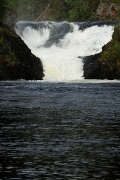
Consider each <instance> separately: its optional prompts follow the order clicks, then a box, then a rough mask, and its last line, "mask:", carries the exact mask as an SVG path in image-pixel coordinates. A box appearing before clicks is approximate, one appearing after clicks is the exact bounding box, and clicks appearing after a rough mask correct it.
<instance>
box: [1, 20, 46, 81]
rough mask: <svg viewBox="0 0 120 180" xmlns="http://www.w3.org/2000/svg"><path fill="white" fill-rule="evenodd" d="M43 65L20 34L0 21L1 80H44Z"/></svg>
mask: <svg viewBox="0 0 120 180" xmlns="http://www.w3.org/2000/svg"><path fill="white" fill-rule="evenodd" d="M43 76H44V74H43V66H42V63H41V61H40V59H39V58H37V57H35V56H34V55H33V54H32V53H31V51H30V49H29V48H28V47H27V46H26V45H25V43H24V42H23V41H22V40H21V38H20V37H19V36H17V35H16V34H15V33H14V32H13V31H11V30H10V29H9V28H8V27H7V26H6V25H4V24H3V23H2V22H0V80H17V79H26V80H42V79H43Z"/></svg>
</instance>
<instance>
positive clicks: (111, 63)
mask: <svg viewBox="0 0 120 180" xmlns="http://www.w3.org/2000/svg"><path fill="white" fill-rule="evenodd" d="M99 61H100V62H101V65H102V69H103V70H102V71H103V73H104V75H105V76H107V77H108V78H109V79H113V77H115V78H117V79H120V25H119V26H116V27H115V30H114V33H113V39H112V40H111V41H110V42H109V43H108V44H107V45H106V46H105V47H104V48H103V52H102V54H101V57H100V59H99Z"/></svg>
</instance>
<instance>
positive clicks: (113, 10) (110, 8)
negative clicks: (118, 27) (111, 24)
mask: <svg viewBox="0 0 120 180" xmlns="http://www.w3.org/2000/svg"><path fill="white" fill-rule="evenodd" d="M119 10H120V7H119V6H118V5H117V4H115V3H111V4H110V3H100V5H99V6H98V9H97V17H98V18H101V17H106V18H112V17H115V16H117V14H118V13H119Z"/></svg>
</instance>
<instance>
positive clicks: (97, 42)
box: [22, 24, 114, 81]
mask: <svg viewBox="0 0 120 180" xmlns="http://www.w3.org/2000/svg"><path fill="white" fill-rule="evenodd" d="M71 25H72V26H73V32H69V33H68V34H67V35H66V36H65V37H64V38H63V39H62V40H61V41H60V42H61V43H60V46H57V45H55V44H53V45H52V46H50V47H47V48H45V47H42V45H43V44H44V43H45V42H46V41H47V40H48V39H49V36H50V30H49V29H47V28H46V29H44V28H43V29H41V30H38V31H37V30H35V29H32V28H31V27H26V28H25V30H24V31H23V36H22V39H23V40H24V42H25V43H26V44H27V46H28V47H29V48H30V49H31V51H32V53H33V54H34V55H35V56H37V57H39V58H40V59H41V61H42V63H43V68H44V74H45V77H44V80H57V81H66V80H80V79H83V62H82V58H78V57H79V56H89V55H94V54H97V53H99V52H101V51H102V47H103V46H104V45H105V44H107V43H108V42H109V41H110V40H111V39H112V34H113V31H114V28H113V27H112V26H107V25H104V26H102V27H98V26H92V27H89V28H87V29H85V30H84V31H82V30H78V29H79V27H78V26H77V25H74V24H71ZM38 46H41V47H39V48H37V47H38Z"/></svg>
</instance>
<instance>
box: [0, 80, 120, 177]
mask: <svg viewBox="0 0 120 180" xmlns="http://www.w3.org/2000/svg"><path fill="white" fill-rule="evenodd" d="M0 175H1V176H0V178H1V179H10V180H20V179H21V180H22V179H28V180H32V179H35V180H37V179H47V180H56V179H57V180H63V179H65V180H66V179H68V180H76V179H81V180H89V179H90V180H96V179H100V180H119V179H120V84H119V83H51V84H50V83H40V82H0Z"/></svg>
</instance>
